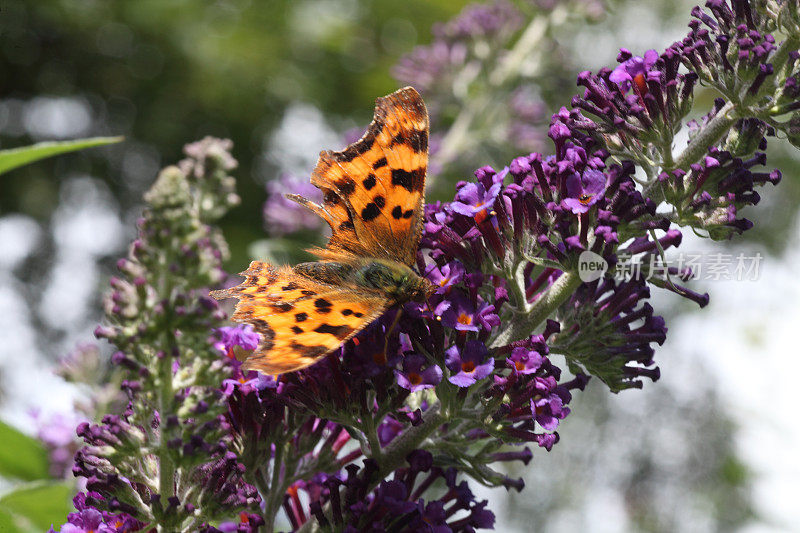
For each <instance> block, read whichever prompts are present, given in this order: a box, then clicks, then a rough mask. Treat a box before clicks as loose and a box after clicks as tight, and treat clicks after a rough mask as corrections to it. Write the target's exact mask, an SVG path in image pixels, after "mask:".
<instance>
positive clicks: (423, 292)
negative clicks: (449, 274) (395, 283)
mask: <svg viewBox="0 0 800 533" xmlns="http://www.w3.org/2000/svg"><path fill="white" fill-rule="evenodd" d="M403 283H404V287H405V289H404V294H407V295H408V299H409V300H411V301H414V302H424V301H426V300H427V299H428V298H430V297H431V296H433V294H434V293H435V292H436V286H435V285H434V284H433V283H431V282H430V281H428V280H427V279H426V278H423V277H421V276H417V275H416V274H412V275H410V276H408V277H407V279H405V280H403Z"/></svg>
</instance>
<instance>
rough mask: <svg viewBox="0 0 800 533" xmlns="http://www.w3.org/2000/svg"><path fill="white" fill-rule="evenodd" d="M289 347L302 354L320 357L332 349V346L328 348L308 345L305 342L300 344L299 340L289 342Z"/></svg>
mask: <svg viewBox="0 0 800 533" xmlns="http://www.w3.org/2000/svg"><path fill="white" fill-rule="evenodd" d="M289 348H291V349H292V350H294V351H295V352H297V353H298V354H300V355H303V356H305V357H312V358H315V357H320V356H322V355H325V354H326V353H328V352H329V351H330V348H328V347H327V346H307V345H305V344H300V343H299V342H297V341H292V342H291V343H289Z"/></svg>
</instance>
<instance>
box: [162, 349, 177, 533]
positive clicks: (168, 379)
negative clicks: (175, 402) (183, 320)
mask: <svg viewBox="0 0 800 533" xmlns="http://www.w3.org/2000/svg"><path fill="white" fill-rule="evenodd" d="M171 345H172V343H171V342H169V341H167V342H166V343H165V347H166V350H165V351H166V354H165V355H164V356H163V357H162V358H161V360H160V361H159V362H158V374H159V379H160V381H161V387H160V389H159V391H158V415H159V417H160V418H161V423H160V424H159V430H160V432H159V444H158V491H159V494H160V496H161V501H162V503H163V504H164V507H166V504H167V498H169V497H171V496H174V495H175V464H174V463H173V462H172V458H171V457H170V450H169V446H168V443H169V440H170V439H169V436H168V435H167V416H168V415H169V413H171V409H170V403H171V400H172V397H173V395H174V394H175V392H174V391H173V390H172V357H171V351H172V346H171ZM163 527H164V526H163V525H161V524H159V525H158V531H167V530H165V529H163Z"/></svg>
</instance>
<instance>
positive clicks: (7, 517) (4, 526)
mask: <svg viewBox="0 0 800 533" xmlns="http://www.w3.org/2000/svg"><path fill="white" fill-rule="evenodd" d="M20 521H22V520H15V518H14V515H12V514H11V513H9V512H8V511H6V510H5V509H3V508H2V507H0V531H3V532H4V533H5V532H8V533H16V532H17V531H25V528H24V527H22V526H23V525H24V524H20V523H19V522H20ZM29 525H31V526H32V525H33V524H29ZM28 529H30V527H29V528H28Z"/></svg>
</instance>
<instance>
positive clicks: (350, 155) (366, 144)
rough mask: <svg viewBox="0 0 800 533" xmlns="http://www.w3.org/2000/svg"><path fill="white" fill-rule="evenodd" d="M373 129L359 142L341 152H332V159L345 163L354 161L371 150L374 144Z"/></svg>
mask: <svg viewBox="0 0 800 533" xmlns="http://www.w3.org/2000/svg"><path fill="white" fill-rule="evenodd" d="M373 129H374V128H372V127H370V129H369V133H368V134H367V135H365V136H364V138H363V139H361V140H360V141H358V142H356V143H354V144H351V145H350V146H348V147H347V148H345V149H344V150H343V151H341V152H333V158H334V159H335V160H336V161H339V162H342V163H347V162H350V161H352V160H353V159H355V158H356V157H358V156H360V155H361V154H364V153H366V152H369V149H370V148H372V145H373V143H375V135H376V134H377V131H373Z"/></svg>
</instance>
